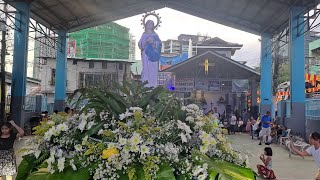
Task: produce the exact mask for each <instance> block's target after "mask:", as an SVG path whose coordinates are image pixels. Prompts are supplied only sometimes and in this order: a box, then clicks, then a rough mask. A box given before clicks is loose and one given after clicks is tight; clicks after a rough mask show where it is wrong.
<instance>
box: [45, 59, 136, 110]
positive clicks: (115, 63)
mask: <svg viewBox="0 0 320 180" xmlns="http://www.w3.org/2000/svg"><path fill="white" fill-rule="evenodd" d="M41 71H42V72H41V74H42V75H41V92H42V94H44V95H46V96H47V102H48V103H49V104H50V103H53V102H54V90H55V86H54V85H55V78H56V60H55V58H47V61H46V64H45V65H43V67H42V69H41ZM130 76H131V62H129V61H128V60H127V59H80V58H68V60H67V82H66V84H67V88H66V95H67V96H68V95H70V94H72V93H73V92H74V91H75V90H76V89H79V88H85V87H102V86H103V87H107V86H109V85H110V84H111V83H112V82H120V83H121V82H122V81H123V80H130V78H131V77H130Z"/></svg>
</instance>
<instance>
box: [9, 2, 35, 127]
mask: <svg viewBox="0 0 320 180" xmlns="http://www.w3.org/2000/svg"><path fill="white" fill-rule="evenodd" d="M15 7H16V9H17V12H16V13H15V25H16V27H17V28H18V29H17V30H15V31H14V49H13V66H12V85H11V87H12V88H11V95H12V96H11V108H10V111H11V113H10V114H11V118H12V119H13V120H14V121H16V123H17V124H18V125H19V126H20V127H23V125H24V122H25V119H24V101H25V96H26V81H27V65H28V37H29V21H30V3H27V2H23V1H17V2H15Z"/></svg>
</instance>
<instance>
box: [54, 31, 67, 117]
mask: <svg viewBox="0 0 320 180" xmlns="http://www.w3.org/2000/svg"><path fill="white" fill-rule="evenodd" d="M58 35H59V37H58V42H57V60H56V79H55V96H54V110H58V111H63V110H64V107H65V100H66V86H67V84H66V82H67V67H66V66H67V31H65V30H59V31H58Z"/></svg>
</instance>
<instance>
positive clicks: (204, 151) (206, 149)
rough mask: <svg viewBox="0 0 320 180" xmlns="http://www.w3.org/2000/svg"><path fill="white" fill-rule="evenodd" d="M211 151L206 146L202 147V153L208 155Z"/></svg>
mask: <svg viewBox="0 0 320 180" xmlns="http://www.w3.org/2000/svg"><path fill="white" fill-rule="evenodd" d="M208 150H209V148H208V146H206V145H204V146H200V152H202V153H207V152H208Z"/></svg>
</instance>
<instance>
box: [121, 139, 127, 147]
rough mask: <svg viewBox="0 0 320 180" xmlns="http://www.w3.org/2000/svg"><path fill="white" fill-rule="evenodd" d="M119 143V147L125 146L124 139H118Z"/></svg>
mask: <svg viewBox="0 0 320 180" xmlns="http://www.w3.org/2000/svg"><path fill="white" fill-rule="evenodd" d="M119 143H120V145H122V146H123V145H125V144H127V139H125V138H120V139H119Z"/></svg>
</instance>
